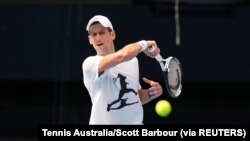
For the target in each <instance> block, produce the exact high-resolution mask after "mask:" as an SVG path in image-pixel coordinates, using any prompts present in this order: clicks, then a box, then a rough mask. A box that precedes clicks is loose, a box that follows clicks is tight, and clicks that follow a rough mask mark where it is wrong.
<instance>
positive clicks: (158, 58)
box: [148, 46, 163, 62]
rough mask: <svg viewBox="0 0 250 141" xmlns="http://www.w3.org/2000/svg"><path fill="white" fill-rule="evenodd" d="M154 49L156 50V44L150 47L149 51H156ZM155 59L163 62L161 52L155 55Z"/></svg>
mask: <svg viewBox="0 0 250 141" xmlns="http://www.w3.org/2000/svg"><path fill="white" fill-rule="evenodd" d="M154 50H155V47H154V46H150V47H148V51H149V52H152V51H154ZM155 59H156V60H157V61H158V62H162V61H163V58H162V57H161V55H160V54H157V55H156V56H155Z"/></svg>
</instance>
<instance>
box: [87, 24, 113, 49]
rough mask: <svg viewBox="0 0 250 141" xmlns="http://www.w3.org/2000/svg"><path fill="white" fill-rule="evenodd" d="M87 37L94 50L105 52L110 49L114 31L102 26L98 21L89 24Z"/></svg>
mask: <svg viewBox="0 0 250 141" xmlns="http://www.w3.org/2000/svg"><path fill="white" fill-rule="evenodd" d="M88 37H89V42H90V44H92V45H93V46H94V48H95V49H96V50H98V51H101V52H106V51H108V50H109V49H111V47H112V45H113V40H114V38H115V36H114V32H113V31H110V30H109V29H108V28H106V27H103V26H102V25H101V24H100V23H96V24H93V25H91V26H90V28H89V36H88ZM108 52H109V51H108Z"/></svg>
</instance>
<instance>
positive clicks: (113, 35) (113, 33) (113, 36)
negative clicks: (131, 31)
mask: <svg viewBox="0 0 250 141" xmlns="http://www.w3.org/2000/svg"><path fill="white" fill-rule="evenodd" d="M115 37H116V34H115V31H114V30H113V31H111V38H112V39H113V40H114V39H115Z"/></svg>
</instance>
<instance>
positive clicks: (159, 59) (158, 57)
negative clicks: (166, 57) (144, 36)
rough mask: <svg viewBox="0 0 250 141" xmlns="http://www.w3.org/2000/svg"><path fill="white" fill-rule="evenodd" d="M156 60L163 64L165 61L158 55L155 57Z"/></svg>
mask: <svg viewBox="0 0 250 141" xmlns="http://www.w3.org/2000/svg"><path fill="white" fill-rule="evenodd" d="M155 59H156V60H157V61H158V62H162V61H163V58H162V57H161V55H160V54H157V55H156V56H155Z"/></svg>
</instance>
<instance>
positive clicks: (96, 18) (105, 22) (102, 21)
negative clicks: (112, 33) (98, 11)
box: [86, 15, 113, 31]
mask: <svg viewBox="0 0 250 141" xmlns="http://www.w3.org/2000/svg"><path fill="white" fill-rule="evenodd" d="M94 22H99V23H100V24H101V25H102V26H104V27H109V28H110V29H112V30H113V26H112V24H111V22H110V20H109V19H108V18H107V17H105V16H102V15H96V16H94V17H93V18H91V19H90V20H89V22H88V25H87V27H86V30H87V31H89V27H90V26H91V25H92V24H93V23H94Z"/></svg>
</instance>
